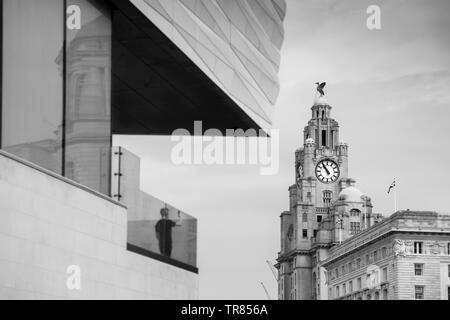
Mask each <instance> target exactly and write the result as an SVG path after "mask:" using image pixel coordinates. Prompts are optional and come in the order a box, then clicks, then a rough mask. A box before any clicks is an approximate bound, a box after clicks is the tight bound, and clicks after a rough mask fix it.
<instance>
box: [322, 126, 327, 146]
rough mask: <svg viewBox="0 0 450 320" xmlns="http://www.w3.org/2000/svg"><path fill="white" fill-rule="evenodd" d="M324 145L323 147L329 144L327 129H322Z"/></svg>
mask: <svg viewBox="0 0 450 320" xmlns="http://www.w3.org/2000/svg"><path fill="white" fill-rule="evenodd" d="M322 146H323V147H326V146H327V131H326V130H322Z"/></svg>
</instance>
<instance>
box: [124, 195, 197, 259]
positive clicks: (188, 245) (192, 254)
mask: <svg viewBox="0 0 450 320" xmlns="http://www.w3.org/2000/svg"><path fill="white" fill-rule="evenodd" d="M128 243H130V244H132V245H134V246H136V247H139V248H142V249H144V250H146V251H149V252H151V253H155V254H159V255H161V256H164V257H166V258H170V259H172V260H176V261H179V262H182V263H185V264H187V265H190V266H193V267H196V265H197V219H195V218H193V217H191V216H190V215H188V214H186V213H184V212H182V211H180V210H178V209H176V208H174V207H172V206H170V205H168V204H166V203H164V202H162V201H160V200H158V199H156V198H154V197H152V196H150V195H148V194H146V193H143V192H141V200H140V205H139V206H138V208H137V212H136V216H135V217H133V218H132V219H130V220H129V221H128Z"/></svg>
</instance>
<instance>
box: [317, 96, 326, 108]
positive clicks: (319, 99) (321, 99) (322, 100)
mask: <svg viewBox="0 0 450 320" xmlns="http://www.w3.org/2000/svg"><path fill="white" fill-rule="evenodd" d="M314 105H315V106H329V104H328V101H327V99H325V97H316V98H315V99H314Z"/></svg>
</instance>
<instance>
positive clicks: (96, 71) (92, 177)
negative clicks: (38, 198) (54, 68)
mask: <svg viewBox="0 0 450 320" xmlns="http://www.w3.org/2000/svg"><path fill="white" fill-rule="evenodd" d="M67 5H68V6H70V5H77V6H79V7H80V9H81V12H82V15H81V29H80V30H69V29H67V34H66V38H67V46H66V59H67V64H66V149H65V167H66V176H67V177H68V178H70V179H72V180H75V181H78V182H80V183H82V184H83V185H85V186H88V187H90V188H92V189H94V190H97V191H100V192H102V193H104V194H109V176H110V148H111V105H110V100H111V99H110V95H111V90H110V89H111V71H110V70H111V28H112V27H111V14H110V9H109V8H107V7H104V6H103V5H102V4H101V1H88V0H69V1H68V3H67Z"/></svg>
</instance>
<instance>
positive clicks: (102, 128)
mask: <svg viewBox="0 0 450 320" xmlns="http://www.w3.org/2000/svg"><path fill="white" fill-rule="evenodd" d="M0 8H1V12H0V17H1V21H0V26H1V32H0V34H1V39H2V41H1V43H2V45H1V48H0V52H1V61H2V63H1V67H0V71H1V75H2V77H1V83H0V87H1V91H0V94H1V99H0V101H1V103H0V133H1V134H0V147H1V151H0V188H1V191H2V192H1V196H0V197H1V198H0V203H1V205H0V237H1V241H0V274H1V276H0V297H1V298H117V299H119V298H143V299H145V298H155V299H156V298H160V299H167V298H169V299H170V298H196V297H197V296H198V268H197V253H196V252H197V251H196V250H197V249H196V247H197V220H196V219H195V218H194V217H192V216H190V215H188V214H186V213H184V212H182V210H179V209H177V208H175V207H173V206H171V205H169V204H167V203H165V202H164V201H161V200H158V199H156V198H154V197H152V196H151V195H149V194H147V193H145V192H143V191H141V190H140V189H139V177H140V170H139V158H137V157H136V156H134V155H133V154H131V153H129V152H128V151H127V150H125V149H124V148H121V147H120V146H113V145H112V137H113V136H114V135H119V134H120V135H170V134H171V133H172V132H173V131H175V130H177V129H187V130H189V131H190V132H193V128H194V122H195V121H202V127H203V128H204V130H207V129H212V128H214V129H219V130H221V131H222V132H225V130H226V129H236V128H239V129H243V130H247V129H260V128H262V129H268V128H269V127H270V125H271V121H272V120H271V119H272V112H273V108H274V104H275V101H276V98H277V95H278V92H279V82H278V75H277V74H278V69H279V65H280V48H281V45H282V42H283V19H284V16H285V12H286V4H285V1H284V0H263V1H250V0H235V1H234V0H233V1H230V0H215V1H209V0H164V1H158V0H145V1H144V0H126V1H124V0H120V1H119V0H64V1H61V0H1V1H0ZM150 147H151V146H150ZM68 266H78V267H80V270H81V275H82V277H81V279H82V280H83V281H82V287H81V289H80V290H68V289H67V286H66V280H67V277H68V275H67V268H68Z"/></svg>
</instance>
